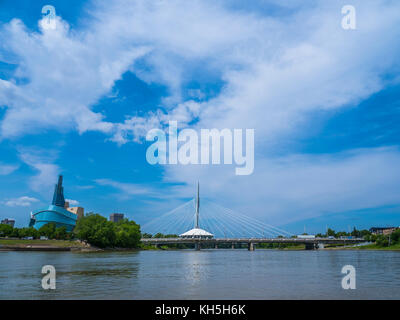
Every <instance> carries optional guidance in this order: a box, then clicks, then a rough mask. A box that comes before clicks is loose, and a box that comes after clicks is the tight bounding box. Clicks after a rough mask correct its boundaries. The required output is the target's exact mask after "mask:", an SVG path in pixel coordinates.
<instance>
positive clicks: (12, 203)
mask: <svg viewBox="0 0 400 320" xmlns="http://www.w3.org/2000/svg"><path fill="white" fill-rule="evenodd" d="M34 202H39V200H38V199H36V198H32V197H27V196H23V197H19V198H14V199H9V200H6V201H4V202H3V203H4V204H5V205H6V206H8V207H29V206H31V205H32V203H34Z"/></svg>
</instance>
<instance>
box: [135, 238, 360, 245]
mask: <svg viewBox="0 0 400 320" xmlns="http://www.w3.org/2000/svg"><path fill="white" fill-rule="evenodd" d="M141 241H142V242H143V243H145V244H153V245H155V244H157V245H160V244H178V243H182V244H190V243H199V242H201V243H205V244H206V243H209V244H218V243H299V244H307V243H309V244H317V243H323V244H343V243H361V242H365V239H362V238H354V239H328V238H308V239H302V238H215V239H193V238H142V239H141Z"/></svg>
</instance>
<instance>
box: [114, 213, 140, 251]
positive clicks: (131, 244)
mask: <svg viewBox="0 0 400 320" xmlns="http://www.w3.org/2000/svg"><path fill="white" fill-rule="evenodd" d="M115 231H116V246H117V247H121V248H137V247H139V245H140V238H141V234H140V226H139V225H138V224H136V223H135V222H134V221H128V219H124V220H122V221H119V222H117V223H116V225H115Z"/></svg>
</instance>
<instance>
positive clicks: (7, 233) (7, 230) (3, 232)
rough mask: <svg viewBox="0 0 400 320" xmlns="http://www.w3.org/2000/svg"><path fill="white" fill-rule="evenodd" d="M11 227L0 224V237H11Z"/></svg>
mask: <svg viewBox="0 0 400 320" xmlns="http://www.w3.org/2000/svg"><path fill="white" fill-rule="evenodd" d="M13 229H14V228H13V227H12V226H10V225H8V224H0V237H11V236H12V234H13Z"/></svg>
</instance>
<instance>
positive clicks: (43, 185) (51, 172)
mask: <svg viewBox="0 0 400 320" xmlns="http://www.w3.org/2000/svg"><path fill="white" fill-rule="evenodd" d="M19 156H20V158H21V160H22V161H23V162H25V163H26V164H27V165H29V166H30V167H32V168H33V169H35V170H36V171H37V172H38V173H37V174H36V175H35V176H33V177H31V178H30V179H29V180H28V183H29V187H30V188H31V189H32V190H34V191H36V192H40V193H41V194H43V195H46V196H48V195H49V193H51V192H52V190H53V188H54V185H55V183H56V182H57V176H58V174H59V172H60V169H59V167H58V165H56V164H54V163H53V162H54V161H55V158H56V157H57V154H56V152H55V151H53V150H50V149H41V148H33V147H30V148H28V147H23V148H22V147H21V148H19Z"/></svg>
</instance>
